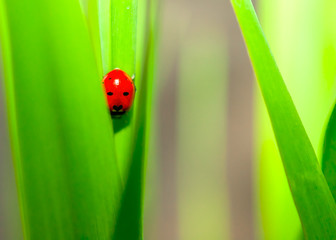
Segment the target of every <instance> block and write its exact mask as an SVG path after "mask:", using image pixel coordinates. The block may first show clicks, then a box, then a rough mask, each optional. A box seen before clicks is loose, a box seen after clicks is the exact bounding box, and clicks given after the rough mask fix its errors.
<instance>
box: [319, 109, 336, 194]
mask: <svg viewBox="0 0 336 240" xmlns="http://www.w3.org/2000/svg"><path fill="white" fill-rule="evenodd" d="M322 170H323V173H324V176H325V178H326V180H327V182H328V185H329V188H330V191H331V193H332V194H333V197H334V199H336V177H335V176H336V105H335V107H334V110H333V111H332V114H331V116H330V119H329V123H328V126H327V130H326V133H325V138H324V146H323V157H322Z"/></svg>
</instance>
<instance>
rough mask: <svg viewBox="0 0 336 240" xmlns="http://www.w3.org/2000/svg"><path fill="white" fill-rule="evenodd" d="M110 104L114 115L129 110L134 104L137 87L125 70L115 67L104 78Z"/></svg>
mask: <svg viewBox="0 0 336 240" xmlns="http://www.w3.org/2000/svg"><path fill="white" fill-rule="evenodd" d="M103 83H104V87H105V92H106V98H107V102H108V106H109V108H110V111H111V113H112V114H113V115H121V114H123V113H125V112H126V111H128V110H129V109H130V108H131V107H132V105H133V100H134V94H135V87H134V83H133V81H132V78H130V77H129V76H128V75H127V74H126V73H125V72H124V71H122V70H120V69H115V70H113V71H111V72H109V73H108V74H107V75H106V76H105V77H104V79H103Z"/></svg>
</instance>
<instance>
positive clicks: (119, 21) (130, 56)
mask: <svg viewBox="0 0 336 240" xmlns="http://www.w3.org/2000/svg"><path fill="white" fill-rule="evenodd" d="M91 1H92V2H93V4H90V6H93V5H94V2H95V1H96V0H91ZM137 3H138V1H137V0H123V1H120V0H97V4H98V8H97V12H98V14H96V13H94V9H93V10H92V9H89V19H90V18H93V19H94V18H96V19H97V17H98V29H99V36H100V45H101V57H102V65H103V74H104V75H105V74H106V73H108V72H110V71H112V70H113V69H115V68H120V69H122V70H123V71H125V72H126V73H127V74H128V75H129V76H133V75H135V61H136V55H135V52H136V36H137V33H136V27H137ZM89 8H90V7H89ZM93 8H94V7H93ZM90 12H91V14H90ZM90 15H91V16H90ZM95 15H96V17H95ZM94 21H95V20H94ZM94 25H96V26H97V23H94ZM93 29H97V28H93ZM94 34H95V33H94ZM132 118H133V111H130V112H128V113H126V114H125V115H123V116H122V117H121V118H119V119H117V118H115V119H113V128H114V131H115V144H116V150H117V159H118V163H119V167H120V171H121V176H122V179H125V176H126V175H127V174H126V172H127V169H128V166H129V159H130V157H131V156H130V152H131V151H130V149H131V146H132V145H131V143H132V129H133V125H132V124H131V123H132Z"/></svg>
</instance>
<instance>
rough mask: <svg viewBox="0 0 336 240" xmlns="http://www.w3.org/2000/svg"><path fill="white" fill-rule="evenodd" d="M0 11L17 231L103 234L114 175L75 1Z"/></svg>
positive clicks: (40, 0)
mask: <svg viewBox="0 0 336 240" xmlns="http://www.w3.org/2000/svg"><path fill="white" fill-rule="evenodd" d="M0 13H1V14H0V15H1V16H2V18H3V19H4V20H5V21H4V22H2V23H1V36H2V39H3V41H2V49H3V54H4V59H5V61H4V65H5V73H6V74H5V77H6V79H5V80H6V89H7V100H8V108H9V115H10V116H9V118H10V128H11V135H12V147H13V150H14V162H15V170H16V177H17V184H18V191H19V198H20V205H21V211H22V218H23V225H24V235H25V239H76V240H77V239H110V237H111V235H112V233H113V226H114V221H115V216H116V210H117V206H118V204H119V195H120V179H119V178H120V176H119V172H118V169H117V164H116V159H115V152H114V149H113V146H114V142H113V131H112V127H111V126H112V124H111V120H110V116H109V114H108V111H107V109H106V103H105V99H104V96H103V91H102V87H101V85H100V84H97V83H99V81H100V80H101V76H99V73H98V70H97V65H96V62H95V57H94V52H93V49H92V47H91V46H92V44H91V42H90V37H89V33H88V29H87V25H86V23H85V19H84V16H83V15H82V14H83V13H82V11H81V8H80V4H79V2H78V1H77V0H60V1H57V2H54V1H44V0H32V1H28V0H22V1H4V0H1V1H0Z"/></svg>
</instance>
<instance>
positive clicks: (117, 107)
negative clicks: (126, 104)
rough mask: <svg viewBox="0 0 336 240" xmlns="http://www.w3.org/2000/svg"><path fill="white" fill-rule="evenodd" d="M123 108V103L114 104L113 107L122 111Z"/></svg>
mask: <svg viewBox="0 0 336 240" xmlns="http://www.w3.org/2000/svg"><path fill="white" fill-rule="evenodd" d="M122 108H123V106H122V105H119V106H117V105H113V109H114V110H116V111H120V110H121V109H122Z"/></svg>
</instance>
